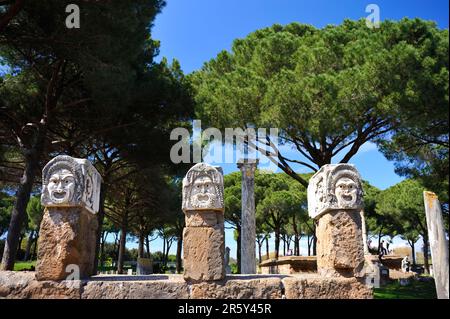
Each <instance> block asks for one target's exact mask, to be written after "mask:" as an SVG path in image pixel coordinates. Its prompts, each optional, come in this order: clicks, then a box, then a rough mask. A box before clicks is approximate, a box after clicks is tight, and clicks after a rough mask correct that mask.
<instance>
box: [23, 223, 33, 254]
mask: <svg viewBox="0 0 450 319" xmlns="http://www.w3.org/2000/svg"><path fill="white" fill-rule="evenodd" d="M33 239H34V230H32V231H31V232H30V235H29V236H28V240H27V248H26V249H25V256H24V257H23V260H24V261H27V260H28V259H29V258H30V251H31V245H32V244H33Z"/></svg>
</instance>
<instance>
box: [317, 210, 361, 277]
mask: <svg viewBox="0 0 450 319" xmlns="http://www.w3.org/2000/svg"><path fill="white" fill-rule="evenodd" d="M316 234H317V269H318V272H319V274H321V275H323V276H326V277H330V276H340V275H342V276H345V277H350V276H360V272H361V271H362V269H363V266H364V247H363V239H362V233H361V215H360V214H359V211H356V210H353V211H352V210H341V211H333V212H329V213H327V214H324V215H323V216H322V217H321V218H320V219H319V221H318V222H317V227H316Z"/></svg>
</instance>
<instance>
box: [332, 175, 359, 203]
mask: <svg viewBox="0 0 450 319" xmlns="http://www.w3.org/2000/svg"><path fill="white" fill-rule="evenodd" d="M335 194H336V198H337V202H338V206H339V207H351V206H354V205H355V204H356V201H357V199H358V198H357V197H358V186H357V185H356V183H355V182H354V181H353V180H351V179H350V178H347V177H343V178H341V179H340V180H338V181H337V183H336V188H335Z"/></svg>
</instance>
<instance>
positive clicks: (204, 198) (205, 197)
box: [197, 194, 209, 202]
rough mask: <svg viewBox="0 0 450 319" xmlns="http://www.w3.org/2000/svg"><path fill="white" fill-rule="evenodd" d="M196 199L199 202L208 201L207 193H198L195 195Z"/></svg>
mask: <svg viewBox="0 0 450 319" xmlns="http://www.w3.org/2000/svg"><path fill="white" fill-rule="evenodd" d="M197 200H198V201H199V202H207V201H209V195H205V194H199V195H197Z"/></svg>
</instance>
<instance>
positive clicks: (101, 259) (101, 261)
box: [100, 231, 108, 269]
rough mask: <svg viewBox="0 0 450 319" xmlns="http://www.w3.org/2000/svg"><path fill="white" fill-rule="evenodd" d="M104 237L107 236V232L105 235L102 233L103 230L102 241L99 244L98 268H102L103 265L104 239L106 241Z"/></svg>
mask: <svg viewBox="0 0 450 319" xmlns="http://www.w3.org/2000/svg"><path fill="white" fill-rule="evenodd" d="M106 237H108V233H106V236H105V234H104V231H102V235H101V238H102V242H101V244H100V268H102V269H103V267H104V266H105V241H106Z"/></svg>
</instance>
